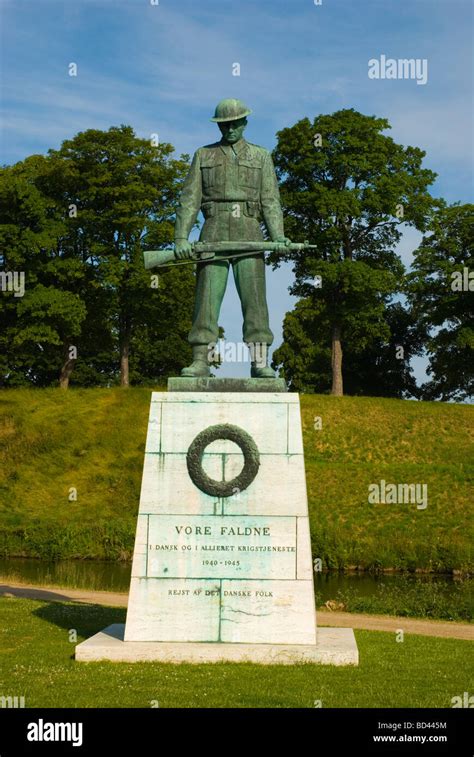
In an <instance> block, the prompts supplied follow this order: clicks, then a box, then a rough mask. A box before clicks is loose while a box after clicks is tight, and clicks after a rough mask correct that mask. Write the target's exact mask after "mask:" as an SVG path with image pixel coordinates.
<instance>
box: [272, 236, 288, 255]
mask: <svg viewBox="0 0 474 757" xmlns="http://www.w3.org/2000/svg"><path fill="white" fill-rule="evenodd" d="M275 242H277V243H278V244H279V245H280V246H281V251H282V252H284V251H285V248H286V247H288V245H290V244H291V239H288V237H277V239H275Z"/></svg>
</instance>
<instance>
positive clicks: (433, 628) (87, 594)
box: [0, 583, 474, 640]
mask: <svg viewBox="0 0 474 757" xmlns="http://www.w3.org/2000/svg"><path fill="white" fill-rule="evenodd" d="M0 597H12V598H14V597H22V598H24V599H39V600H42V601H45V602H61V601H62V602H85V603H87V604H99V605H110V606H112V607H126V606H127V603H128V594H123V593H119V592H111V591H87V590H85V589H57V588H49V587H48V588H46V587H45V588H42V587H39V586H28V585H26V584H14V583H2V584H0ZM317 620H318V625H320V626H337V627H338V628H342V627H344V628H360V629H364V630H367V631H392V632H393V633H395V632H396V631H398V630H402V631H403V632H404V633H416V634H420V635H421V636H440V637H443V638H449V639H468V640H474V624H473V625H471V624H469V623H454V622H451V621H444V620H423V619H420V620H418V619H415V618H401V617H394V616H393V615H363V614H361V613H353V612H339V611H334V612H333V611H330V610H327V609H322V610H318V613H317Z"/></svg>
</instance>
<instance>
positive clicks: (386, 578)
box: [0, 558, 454, 605]
mask: <svg viewBox="0 0 474 757" xmlns="http://www.w3.org/2000/svg"><path fill="white" fill-rule="evenodd" d="M131 569H132V566H131V564H130V563H110V562H98V561H95V560H63V561H59V562H44V561H42V560H34V559H31V558H11V559H9V560H0V582H4V583H5V582H8V581H10V582H12V583H14V582H15V581H17V582H21V583H29V584H39V585H41V584H43V585H45V584H46V585H48V584H49V585H50V586H60V587H64V588H74V589H89V590H91V591H118V592H126V591H128V589H129V586H130V573H131ZM407 580H409V581H410V582H413V583H420V582H422V583H426V582H432V583H433V582H434V583H436V584H437V586H438V588H439V589H440V590H441V591H443V592H444V590H445V591H446V594H449V592H450V591H451V590H452V588H453V585H454V579H453V578H452V576H449V575H448V576H440V575H422V574H416V575H409V576H408V577H407V575H406V574H404V575H400V574H392V573H388V574H387V573H385V574H380V575H370V574H366V573H362V574H360V573H356V574H354V573H350V574H347V573H338V572H331V573H316V574H315V589H316V595H317V601H318V605H319V604H320V603H321V602H326V601H328V600H330V599H336V597H337V595H338V592H345V591H350V592H351V594H352V595H353V596H357V595H358V596H365V597H367V596H371V595H372V594H374V593H375V592H376V590H377V587H378V585H379V584H380V583H383V584H385V585H386V586H393V587H396V586H400V587H401V586H405V587H406V582H407Z"/></svg>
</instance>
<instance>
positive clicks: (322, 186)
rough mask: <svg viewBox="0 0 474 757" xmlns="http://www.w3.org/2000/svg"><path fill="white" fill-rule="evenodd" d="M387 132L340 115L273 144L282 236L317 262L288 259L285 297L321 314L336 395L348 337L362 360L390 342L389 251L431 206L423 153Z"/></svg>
mask: <svg viewBox="0 0 474 757" xmlns="http://www.w3.org/2000/svg"><path fill="white" fill-rule="evenodd" d="M389 128H390V125H389V123H388V121H387V120H386V119H383V118H376V117H375V116H365V115H363V114H361V113H357V112H356V111H354V110H341V111H338V112H337V113H334V114H333V115H322V116H318V117H316V118H315V119H314V121H313V123H311V122H310V120H309V119H308V118H304V119H302V120H301V121H299V122H298V123H296V124H295V125H294V126H292V127H289V128H286V129H283V130H282V131H280V132H278V135H277V136H278V144H277V147H276V148H275V151H274V160H275V165H276V169H277V173H278V176H279V179H280V182H281V196H282V205H283V208H284V211H285V216H286V218H285V229H286V233H287V234H288V236H289V237H291V238H292V239H294V240H295V241H303V240H304V239H309V240H310V241H311V242H313V243H315V244H316V245H317V251H316V253H310V254H308V253H304V254H301V253H296V254H295V253H293V254H292V253H289V254H287V256H286V258H287V259H291V260H293V262H294V269H293V270H294V273H295V283H294V285H293V286H292V287H291V290H290V291H291V292H292V294H295V295H297V296H299V297H302V298H305V299H306V298H308V297H309V298H311V299H312V301H313V307H315V308H316V309H317V310H318V312H319V323H320V328H321V329H322V331H321V333H320V336H319V335H318V336H319V338H321V339H324V344H329V345H330V348H331V374H332V388H331V392H332V394H335V395H342V393H343V373H342V361H343V346H344V344H345V343H346V342H347V340H348V339H349V337H351V339H352V342H354V337H355V336H356V335H357V339H358V340H359V342H360V350H361V351H363V350H367V349H368V348H369V347H370V345H374V344H376V343H377V341H380V340H381V341H384V340H387V339H388V338H389V328H388V326H387V323H386V320H385V312H386V307H387V305H388V303H389V302H390V301H391V300H392V298H393V296H394V295H395V294H396V293H397V292H399V291H401V289H402V287H403V276H404V267H403V265H402V263H401V260H400V258H399V256H398V255H397V254H396V253H395V251H394V248H395V245H396V244H397V242H398V241H399V240H400V238H401V232H400V228H399V227H400V226H401V224H403V223H405V224H408V225H413V226H415V227H416V228H418V229H423V228H424V226H425V223H426V217H427V214H428V211H429V209H430V208H431V206H432V203H433V200H432V198H431V196H430V195H429V193H428V192H427V187H428V186H429V185H430V184H431V183H432V182H433V181H434V179H435V174H434V173H433V172H432V171H429V170H427V169H424V168H422V160H423V157H424V155H425V153H424V152H423V151H422V150H420V149H418V148H415V147H403V146H402V145H398V144H396V143H395V142H394V141H393V140H392V139H391V138H390V137H388V136H386V135H384V134H382V132H383V131H384V130H386V129H389ZM280 260H281V257H280ZM278 262H279V261H278V259H277V258H276V257H275V258H274V259H273V263H274V265H278ZM323 325H324V328H323Z"/></svg>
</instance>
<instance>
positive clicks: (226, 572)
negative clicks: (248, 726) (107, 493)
mask: <svg viewBox="0 0 474 757" xmlns="http://www.w3.org/2000/svg"><path fill="white" fill-rule="evenodd" d="M203 381H204V382H207V385H206V386H200V385H199V382H201V383H202V382H203ZM211 382H212V383H211ZM220 382H222V385H221V389H219V383H220ZM273 382H274V383H273ZM265 383H266V387H265V388H266V389H267V391H263V392H262V391H260V388H261V387H262V380H260V379H255V380H253V381H252V380H237V379H236V380H231V379H222V380H221V379H209V380H207V379H198V380H193V379H170V388H172V389H173V390H174V391H168V393H157V392H154V393H153V394H152V399H151V407H150V417H149V424H148V434H147V442H146V451H145V463H144V470H143V481H142V489H141V496H140V507H139V514H138V523H137V532H136V540H135V551H134V559H133V567H132V579H131V585H130V596H129V604H128V611H127V619H126V624H125V629H123V627H122V628H120V627H119V626H113V627H110V628H109V629H106V630H105V631H104V632H102V633H99V634H97V635H96V636H95V637H93V638H92V639H89V640H87V641H86V642H83V643H82V644H80V645H78V646H77V647H76V659H78V660H95V659H113V660H127V661H131V660H135V659H136V660H161V661H170V662H175V661H188V662H203V661H209V662H215V661H221V660H229V661H231V660H232V661H239V660H246V661H254V662H261V663H272V664H274V663H283V664H289V663H294V662H298V661H311V662H327V663H332V664H357V662H358V655H357V646H356V644H355V639H354V635H353V632H352V631H351V630H350V629H322V630H320V631H319V632H318V633H317V631H316V613H315V603H314V587H313V566H312V559H311V544H310V533H309V520H308V504H307V496H306V480H305V471H304V457H303V443H302V432H301V419H300V408H299V398H298V395H296V394H291V393H287V392H286V391H282V389H284V384H282V383H281V382H280V381H279V380H278V379H275V380H268V381H266V382H265ZM209 384H210V387H211V388H210V387H209ZM252 384H253V385H254V387H255V388H257V391H253V390H252V389H253V388H254V387H253V386H252ZM255 385H256V386H255ZM272 388H274V391H271V389H272ZM178 389H179V390H178Z"/></svg>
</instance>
